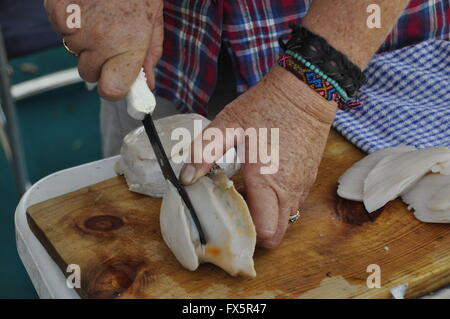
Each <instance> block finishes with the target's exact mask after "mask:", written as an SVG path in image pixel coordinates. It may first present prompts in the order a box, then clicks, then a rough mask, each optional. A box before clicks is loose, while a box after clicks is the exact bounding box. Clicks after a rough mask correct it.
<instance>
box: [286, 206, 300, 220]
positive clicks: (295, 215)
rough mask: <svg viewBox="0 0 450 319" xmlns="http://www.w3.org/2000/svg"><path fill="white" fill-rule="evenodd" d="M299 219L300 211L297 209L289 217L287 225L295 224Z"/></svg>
mask: <svg viewBox="0 0 450 319" xmlns="http://www.w3.org/2000/svg"><path fill="white" fill-rule="evenodd" d="M299 218H300V209H297V211H296V212H295V214H294V215H291V216H289V224H295V223H296V222H298V219H299Z"/></svg>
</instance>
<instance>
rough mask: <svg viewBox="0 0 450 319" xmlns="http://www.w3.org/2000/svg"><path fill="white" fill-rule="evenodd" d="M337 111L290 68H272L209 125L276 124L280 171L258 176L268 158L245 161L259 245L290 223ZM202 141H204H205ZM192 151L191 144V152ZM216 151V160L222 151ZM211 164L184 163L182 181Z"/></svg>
mask: <svg viewBox="0 0 450 319" xmlns="http://www.w3.org/2000/svg"><path fill="white" fill-rule="evenodd" d="M335 111H336V105H335V103H334V102H328V101H326V100H325V99H323V98H322V97H320V96H319V95H318V94H317V93H316V92H314V91H313V90H311V89H310V88H308V87H307V86H306V84H304V83H303V82H301V81H299V80H298V79H297V78H296V77H295V76H294V75H292V74H291V73H290V72H288V71H286V70H284V69H282V68H280V67H275V68H273V69H272V70H271V71H270V72H269V73H268V75H267V76H266V77H265V78H264V79H263V80H262V81H261V82H260V83H258V84H257V85H256V86H254V87H253V88H252V89H250V90H249V91H247V92H246V93H244V94H243V95H241V96H240V97H239V98H238V99H236V100H235V101H233V102H232V103H231V104H229V105H228V106H226V108H225V109H224V110H223V111H222V112H221V113H220V114H219V115H218V116H217V117H216V119H215V120H214V121H213V122H212V123H211V125H210V126H209V127H215V128H219V129H220V130H221V131H222V132H223V134H224V135H223V136H224V137H225V136H226V135H225V129H226V128H243V129H244V130H245V129H247V128H251V127H253V128H267V129H268V130H269V131H270V129H271V128H279V134H280V135H279V136H280V138H279V141H280V145H279V156H280V157H279V170H278V172H276V173H275V174H271V175H262V174H261V173H260V167H261V166H267V163H266V164H262V163H256V164H252V163H245V164H244V165H243V178H244V185H245V195H246V200H247V203H248V205H249V209H250V212H251V214H252V218H253V222H254V224H255V227H256V231H257V235H258V243H259V245H260V246H263V247H267V248H271V247H274V246H276V245H278V244H279V243H280V242H281V240H282V238H283V236H284V234H285V232H286V229H287V227H288V220H289V216H290V215H293V214H295V212H296V211H297V209H298V208H301V205H302V203H303V201H304V200H305V198H306V196H307V194H308V191H309V189H310V187H311V186H312V184H313V183H314V180H315V178H316V174H317V169H318V167H319V164H320V160H321V157H322V153H323V150H324V147H325V144H326V141H327V137H328V133H329V130H330V126H331V123H332V121H333V118H334V115H335ZM233 140H234V139H233ZM233 140H229V141H224V142H223V145H220V146H222V147H223V150H225V149H228V148H230V147H232V146H233V145H234V141H233ZM268 140H269V141H270V137H269V138H268ZM203 143H204V145H205V146H206V145H207V144H206V143H207V142H206V141H204V142H203ZM210 143H221V142H218V141H215V140H213V141H212V142H210ZM221 144H222V143H221ZM211 146H212V144H210V146H209V147H211ZM247 146H248V143H247V145H246V147H247ZM211 149H212V148H211ZM268 149H269V151H270V147H268ZM247 151H248V150H247ZM194 152H195V149H194V148H193V149H192V152H191V154H194ZM215 155H216V156H214V157H215V158H216V159H217V158H220V157H221V155H222V154H215ZM191 156H193V155H191ZM247 157H248V156H247ZM212 165H213V164H207V163H193V164H186V165H185V166H184V168H183V171H182V174H181V180H182V182H183V183H185V184H190V183H193V182H195V181H196V180H197V179H198V178H199V177H200V176H202V175H204V174H205V173H207V172H208V171H209V170H210V169H211V167H212ZM193 168H194V169H195V171H194V169H193Z"/></svg>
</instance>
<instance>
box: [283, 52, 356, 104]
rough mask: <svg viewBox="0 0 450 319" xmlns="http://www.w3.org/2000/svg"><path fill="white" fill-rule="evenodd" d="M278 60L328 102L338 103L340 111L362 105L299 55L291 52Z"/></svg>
mask: <svg viewBox="0 0 450 319" xmlns="http://www.w3.org/2000/svg"><path fill="white" fill-rule="evenodd" d="M286 53H287V54H290V55H285V56H283V57H281V58H280V59H279V60H278V64H279V65H280V66H281V67H283V68H285V69H287V70H288V71H290V72H291V73H293V74H294V75H295V76H296V77H297V78H299V79H300V80H301V81H303V82H305V83H306V84H307V85H308V86H309V87H310V88H312V89H313V90H314V91H316V92H317V93H319V95H320V96H322V97H323V98H325V99H326V100H328V101H336V102H337V103H338V107H339V108H340V109H348V108H352V107H356V106H360V105H361V103H360V102H359V101H358V100H357V99H356V98H349V97H348V95H347V93H346V92H345V91H344V90H343V89H342V88H341V87H340V85H339V84H338V83H337V82H336V81H335V80H333V79H332V78H330V77H329V76H328V75H326V74H325V73H324V72H323V71H322V70H320V68H318V67H317V66H315V65H313V64H312V63H310V62H309V61H306V59H304V58H303V57H302V56H300V55H299V54H297V53H295V52H292V51H290V50H287V51H286Z"/></svg>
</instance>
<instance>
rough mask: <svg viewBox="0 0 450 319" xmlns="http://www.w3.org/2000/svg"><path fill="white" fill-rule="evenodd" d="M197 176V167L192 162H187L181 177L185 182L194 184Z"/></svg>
mask: <svg viewBox="0 0 450 319" xmlns="http://www.w3.org/2000/svg"><path fill="white" fill-rule="evenodd" d="M194 178H195V167H194V166H193V165H191V164H186V165H185V166H184V167H183V169H182V170H181V174H180V179H181V182H182V183H183V184H187V185H189V184H192V182H193V181H194Z"/></svg>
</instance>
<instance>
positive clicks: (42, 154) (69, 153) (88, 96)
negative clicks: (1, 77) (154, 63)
mask: <svg viewBox="0 0 450 319" xmlns="http://www.w3.org/2000/svg"><path fill="white" fill-rule="evenodd" d="M10 63H11V65H12V67H13V70H14V74H13V77H12V82H13V84H14V83H20V82H23V81H26V80H29V79H32V78H35V77H39V76H42V75H45V74H49V73H52V72H55V71H59V70H64V69H67V68H71V67H75V66H76V64H77V60H76V59H75V58H74V57H72V56H70V55H69V54H67V52H66V51H65V50H64V49H62V48H54V49H50V50H46V51H43V52H40V53H37V54H33V55H29V56H26V57H21V58H18V59H14V60H11V61H10ZM24 63H25V64H27V63H32V64H33V65H34V66H36V70H37V72H28V71H26V69H25V68H24ZM31 73H33V74H31ZM16 108H17V113H18V119H19V125H20V132H21V135H22V140H23V147H24V151H25V157H26V164H27V169H28V173H29V176H30V179H31V181H32V182H33V183H35V182H37V181H38V180H40V179H41V178H43V177H45V176H47V175H49V174H51V173H53V172H56V171H59V170H62V169H65V168H69V167H73V166H76V165H80V164H83V163H87V162H91V161H94V160H98V159H100V158H101V145H100V128H99V99H98V95H97V93H96V91H95V90H94V91H92V92H89V91H87V89H86V86H85V84H84V83H80V84H75V85H71V86H68V87H64V88H61V89H57V90H54V91H51V92H48V93H43V94H40V95H37V96H34V97H30V98H28V99H25V100H22V101H19V102H17V103H16ZM11 172H12V171H11V166H10V165H9V163H8V161H7V159H6V158H5V154H4V152H3V150H2V149H1V147H0V203H1V205H0V298H37V295H36V292H35V290H34V288H33V285H32V284H31V281H30V279H29V277H28V275H27V273H26V271H25V269H24V267H23V265H22V263H21V261H20V258H19V256H18V254H17V249H16V241H15V230H14V211H15V208H16V206H17V204H18V201H19V198H17V194H16V192H15V186H14V179H13V177H12V173H11Z"/></svg>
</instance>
